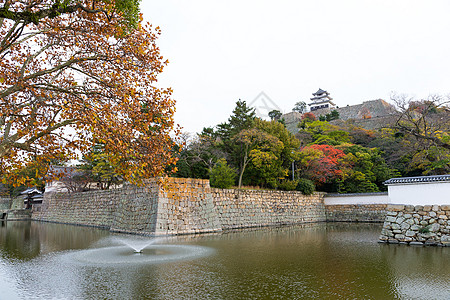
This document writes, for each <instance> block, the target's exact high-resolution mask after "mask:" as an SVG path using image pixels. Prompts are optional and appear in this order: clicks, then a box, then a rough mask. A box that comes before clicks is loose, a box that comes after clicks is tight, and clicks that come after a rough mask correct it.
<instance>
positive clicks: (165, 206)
mask: <svg viewBox="0 0 450 300" xmlns="http://www.w3.org/2000/svg"><path fill="white" fill-rule="evenodd" d="M157 202H158V212H157V220H156V225H155V230H154V233H155V234H157V235H166V234H192V233H202V232H214V231H220V230H222V228H221V224H220V222H219V218H218V216H217V213H216V211H215V208H214V204H213V199H212V197H211V188H210V187H209V180H203V179H191V178H186V179H184V178H168V179H167V180H166V181H165V182H164V183H163V186H162V189H160V191H159V195H158V201H157Z"/></svg>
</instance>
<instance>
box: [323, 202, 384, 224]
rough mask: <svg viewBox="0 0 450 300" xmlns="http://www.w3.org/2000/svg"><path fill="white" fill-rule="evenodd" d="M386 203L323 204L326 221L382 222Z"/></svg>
mask: <svg viewBox="0 0 450 300" xmlns="http://www.w3.org/2000/svg"><path fill="white" fill-rule="evenodd" d="M386 207H387V204H343V205H325V208H326V216H327V221H328V222H380V223H381V222H383V221H384V219H385V217H386V213H387V211H386Z"/></svg>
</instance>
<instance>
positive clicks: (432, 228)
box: [430, 223, 441, 232]
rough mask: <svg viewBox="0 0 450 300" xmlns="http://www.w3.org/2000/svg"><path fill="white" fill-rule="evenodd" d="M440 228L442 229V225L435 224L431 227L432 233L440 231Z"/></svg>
mask: <svg viewBox="0 0 450 300" xmlns="http://www.w3.org/2000/svg"><path fill="white" fill-rule="evenodd" d="M440 228H441V225H439V224H438V223H434V224H433V225H431V227H430V232H437V231H439V229H440Z"/></svg>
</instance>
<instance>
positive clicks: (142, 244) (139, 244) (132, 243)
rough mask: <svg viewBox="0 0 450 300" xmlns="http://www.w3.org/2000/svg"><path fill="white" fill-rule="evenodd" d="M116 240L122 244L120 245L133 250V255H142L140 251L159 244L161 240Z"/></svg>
mask: <svg viewBox="0 0 450 300" xmlns="http://www.w3.org/2000/svg"><path fill="white" fill-rule="evenodd" d="M117 240H118V241H119V242H120V243H122V244H124V245H126V246H128V247H130V248H131V249H133V251H134V253H137V254H142V251H143V250H144V249H145V248H147V247H148V246H150V245H153V244H155V243H157V242H160V241H162V240H163V239H160V238H159V239H158V238H155V239H151V240H148V239H143V240H140V239H130V238H127V239H123V238H122V239H117Z"/></svg>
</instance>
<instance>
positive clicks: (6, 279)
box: [0, 221, 450, 299]
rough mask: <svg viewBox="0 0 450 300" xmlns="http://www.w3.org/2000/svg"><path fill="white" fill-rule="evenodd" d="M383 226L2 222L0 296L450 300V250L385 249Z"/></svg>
mask: <svg viewBox="0 0 450 300" xmlns="http://www.w3.org/2000/svg"><path fill="white" fill-rule="evenodd" d="M381 227H382V225H381V224H364V223H359V224H356V223H317V224H305V225H297V226H285V227H269V228H260V229H246V230H237V231H225V232H222V233H216V234H203V235H190V236H174V237H165V238H151V237H139V236H130V235H122V234H114V233H111V232H109V231H106V230H101V229H95V228H88V227H80V226H70V225H61V224H51V223H40V222H34V221H17V222H14V221H9V222H3V223H2V224H1V227H0V274H1V278H2V280H1V281H0V291H1V293H0V298H1V299H181V298H188V299H312V298H316V299H448V298H450V269H449V268H448V266H449V265H450V248H449V247H415V246H406V245H389V244H379V243H377V241H378V237H379V233H380V230H381ZM133 247H136V249H134V248H133ZM136 250H139V251H136ZM135 252H140V253H135Z"/></svg>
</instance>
